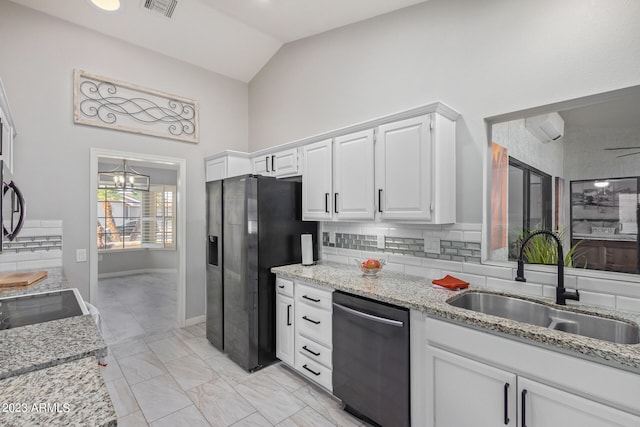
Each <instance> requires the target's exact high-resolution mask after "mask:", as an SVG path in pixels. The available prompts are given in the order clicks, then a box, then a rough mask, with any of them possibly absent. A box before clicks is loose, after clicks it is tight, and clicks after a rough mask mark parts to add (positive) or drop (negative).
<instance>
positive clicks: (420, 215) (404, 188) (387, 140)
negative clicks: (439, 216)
mask: <svg viewBox="0 0 640 427" xmlns="http://www.w3.org/2000/svg"><path fill="white" fill-rule="evenodd" d="M430 126H431V119H430V116H428V115H427V116H421V117H415V118H412V119H407V120H402V121H398V122H394V123H388V124H386V125H381V126H380V127H379V128H378V136H377V142H376V150H375V151H376V198H377V203H378V215H379V216H380V218H381V219H385V220H387V219H388V220H413V221H430V220H431V192H432V176H431V170H432V166H433V165H432V154H431V150H432V147H431V145H432V141H431V130H430Z"/></svg>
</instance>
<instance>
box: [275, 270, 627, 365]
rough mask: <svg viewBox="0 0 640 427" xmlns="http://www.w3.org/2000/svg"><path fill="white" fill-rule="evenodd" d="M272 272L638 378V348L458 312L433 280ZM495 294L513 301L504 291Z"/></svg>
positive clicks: (607, 313)
mask: <svg viewBox="0 0 640 427" xmlns="http://www.w3.org/2000/svg"><path fill="white" fill-rule="evenodd" d="M271 271H272V272H273V273H275V274H277V275H278V276H280V277H284V278H289V279H294V280H302V281H305V282H307V283H312V284H315V285H318V286H323V287H329V288H333V289H336V290H340V291H344V292H348V293H351V294H354V295H360V296H364V297H367V298H372V299H375V300H378V301H384V302H388V303H390V304H395V305H399V306H402V307H406V308H410V309H414V310H420V311H422V312H424V313H426V314H427V315H429V316H434V317H438V318H441V319H445V320H449V321H452V322H456V323H461V324H464V325H467V326H471V327H475V328H479V329H482V330H485V331H487V332H493V333H498V334H503V335H508V336H511V337H514V338H517V339H520V340H523V341H525V342H529V343H531V344H536V345H544V346H547V347H551V348H555V349H557V350H561V351H565V352H569V353H570V354H573V355H576V356H579V357H584V358H587V359H589V360H594V361H597V362H600V363H606V364H608V365H612V366H616V367H619V368H622V369H626V370H630V371H633V372H637V373H640V344H636V345H624V344H614V343H609V342H606V341H601V340H596V339H593V338H588V337H583V336H580V335H574V334H569V333H566V332H561V331H556V330H552V329H548V328H544V327H540V326H534V325H529V324H526V323H521V322H516V321H513V320H509V319H503V318H501V317H496V316H491V315H488V314H483V313H478V312H475V311H470V310H465V309H461V308H457V307H454V306H451V305H449V304H447V303H446V300H447V299H449V298H450V297H452V296H454V295H458V294H459V293H460V292H455V291H447V290H440V289H433V288H432V286H431V280H433V279H435V277H430V278H421V277H415V276H408V275H403V274H397V273H392V272H386V271H383V272H381V273H380V274H379V275H378V277H364V276H363V275H362V273H361V272H360V271H359V270H358V269H356V268H355V267H354V266H350V265H344V264H336V263H329V262H322V263H319V264H318V265H314V266H309V267H305V266H303V265H301V264H294V265H289V266H282V267H274V268H272V269H271ZM470 289H471V288H470ZM463 292H464V291H463ZM495 292H496V293H500V294H504V295H514V294H510V293H507V292H503V291H495ZM519 297H521V298H525V299H530V300H532V301H540V302H544V303H546V304H549V305H553V304H552V300H550V299H549V298H542V297H528V296H521V295H519ZM567 309H568V310H573V311H588V312H597V313H598V314H600V315H603V316H606V317H613V318H618V319H624V320H626V321H630V322H633V323H636V324H640V315H635V314H631V313H626V312H620V311H616V310H607V309H603V308H597V307H592V306H585V305H582V304H574V303H572V304H571V305H570V306H567Z"/></svg>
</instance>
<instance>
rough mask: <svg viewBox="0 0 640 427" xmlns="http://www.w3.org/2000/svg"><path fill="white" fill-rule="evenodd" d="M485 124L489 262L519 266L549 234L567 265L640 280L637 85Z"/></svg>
mask: <svg viewBox="0 0 640 427" xmlns="http://www.w3.org/2000/svg"><path fill="white" fill-rule="evenodd" d="M486 121H487V124H488V131H489V136H490V138H489V141H490V145H491V146H490V147H489V150H490V156H489V159H488V164H487V180H486V182H487V183H488V188H487V189H486V190H487V191H485V195H486V197H487V207H488V208H487V213H486V215H485V218H486V220H485V224H484V229H485V230H487V232H488V233H487V237H486V239H485V242H486V246H487V249H486V260H487V261H489V262H490V261H509V260H511V261H513V260H515V259H516V258H517V256H518V253H519V250H520V242H521V241H522V238H523V236H526V234H527V233H528V232H529V231H532V230H536V229H543V228H544V229H550V230H554V231H557V232H559V234H560V235H561V237H562V239H563V242H564V245H563V246H564V250H565V254H566V253H567V251H569V250H570V249H571V253H570V255H571V257H570V259H568V261H569V264H568V265H569V266H572V267H575V268H584V269H588V270H606V271H614V272H624V273H633V274H638V273H640V249H639V248H640V240H639V239H638V223H639V222H640V221H639V219H640V210H639V206H640V205H639V202H640V198H639V191H640V86H634V87H629V88H625V89H620V90H616V91H612V92H606V93H601V94H597V95H591V96H587V97H583V98H578V99H573V100H568V101H564V102H559V103H555V104H551V105H546V106H541V107H535V108H531V109H527V110H522V111H517V112H513V113H508V114H504V115H500V116H495V117H490V118H487V119H486ZM543 249H544V248H543ZM532 256H533V255H532ZM529 262H532V263H543V264H544V263H549V262H545V261H544V260H541V261H538V260H536V259H532V260H529Z"/></svg>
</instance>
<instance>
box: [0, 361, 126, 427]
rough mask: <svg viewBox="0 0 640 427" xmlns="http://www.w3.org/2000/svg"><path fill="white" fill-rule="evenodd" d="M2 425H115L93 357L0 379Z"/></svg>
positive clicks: (105, 387) (105, 389)
mask: <svg viewBox="0 0 640 427" xmlns="http://www.w3.org/2000/svg"><path fill="white" fill-rule="evenodd" d="M0 389H1V390H2V395H3V396H5V398H6V400H3V401H2V402H0V404H1V405H2V407H1V408H0V410H2V415H0V419H1V420H2V421H1V424H2V425H3V426H16V427H18V426H26V425H39V426H40V425H41V426H45V425H46V426H69V425H77V426H101V427H108V426H115V425H116V419H117V418H116V413H115V410H114V408H113V405H112V404H111V400H110V398H109V391H108V390H107V386H106V385H105V383H104V380H103V379H102V375H101V374H100V367H99V366H98V364H97V363H96V359H95V357H85V358H82V359H77V360H74V361H72V362H67V363H62V364H60V365H56V366H52V367H49V368H45V369H40V370H37V371H33V372H29V373H27V374H24V375H19V376H14V377H11V378H6V379H4V380H0Z"/></svg>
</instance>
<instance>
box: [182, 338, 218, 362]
mask: <svg viewBox="0 0 640 427" xmlns="http://www.w3.org/2000/svg"><path fill="white" fill-rule="evenodd" d="M184 342H185V344H186V345H187V346H188V347H189V348H190V349H191V350H192V351H193V352H194V353H195V354H197V355H198V356H199V357H200V358H201V359H203V360H204V359H209V358H211V357H217V356H222V353H221V352H220V350H218V349H217V348H215V347H214V346H213V344H211V343H210V342H209V340H208V339H206V338H204V337H195V338H187V339H185V340H184Z"/></svg>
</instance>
